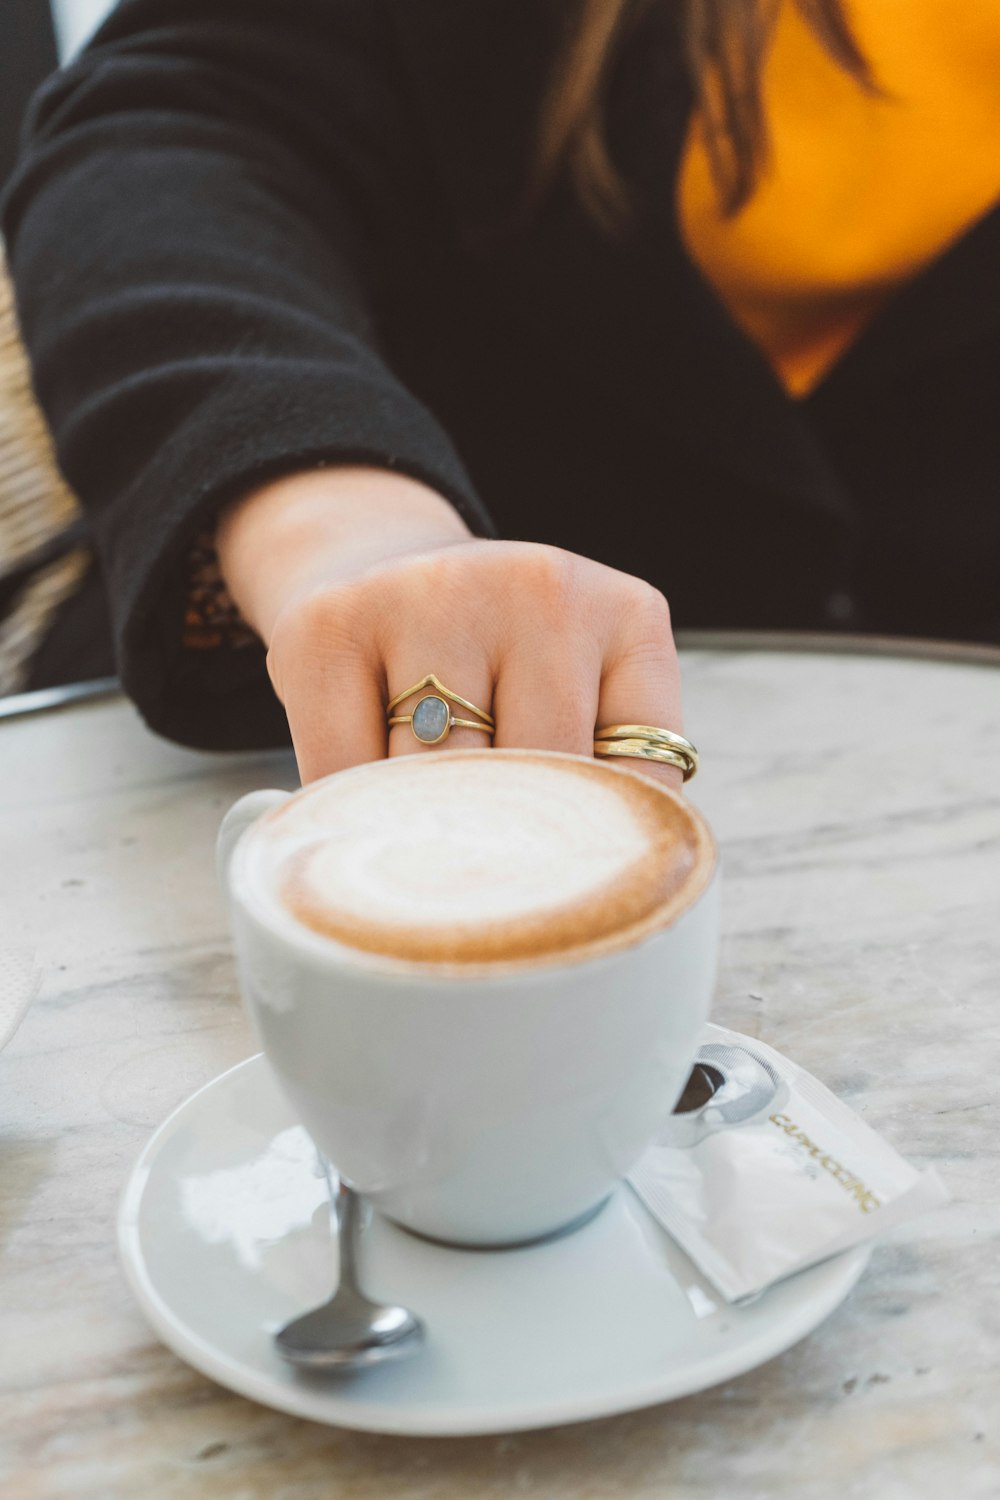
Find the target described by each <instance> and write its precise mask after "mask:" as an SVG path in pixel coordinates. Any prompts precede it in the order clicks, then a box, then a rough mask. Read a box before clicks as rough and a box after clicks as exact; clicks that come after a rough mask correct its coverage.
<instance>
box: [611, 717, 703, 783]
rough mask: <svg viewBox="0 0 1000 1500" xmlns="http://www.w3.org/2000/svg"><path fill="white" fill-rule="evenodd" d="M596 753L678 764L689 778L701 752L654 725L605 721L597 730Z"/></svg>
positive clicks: (670, 731) (683, 739)
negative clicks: (607, 722) (609, 722)
mask: <svg viewBox="0 0 1000 1500" xmlns="http://www.w3.org/2000/svg"><path fill="white" fill-rule="evenodd" d="M594 754H595V755H625V756H629V755H631V756H634V757H635V759H636V760H655V761H659V762H660V764H661V765H665V766H676V767H677V769H678V770H679V771H681V772H683V775H684V780H685V781H690V780H691V777H692V776H694V775H695V773H696V771H697V770H698V752H697V750H696V749H695V748H694V746H693V745H692V743H691V741H690V740H686V739H685V738H684V736H683V735H682V734H675V733H674V732H673V730H672V729H659V728H657V726H656V725H655V724H605V725H604V727H603V728H599V729H595V730H594Z"/></svg>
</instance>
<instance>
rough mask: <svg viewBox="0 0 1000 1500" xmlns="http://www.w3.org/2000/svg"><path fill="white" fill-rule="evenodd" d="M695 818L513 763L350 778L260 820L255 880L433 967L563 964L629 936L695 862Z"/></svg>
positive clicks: (359, 772)
mask: <svg viewBox="0 0 1000 1500" xmlns="http://www.w3.org/2000/svg"><path fill="white" fill-rule="evenodd" d="M694 853H695V850H694V846H693V839H692V832H691V827H690V820H689V818H687V817H686V816H685V813H684V810H683V808H680V809H678V807H677V805H676V804H675V802H674V801H673V800H672V799H670V798H667V797H666V796H664V795H663V793H662V792H661V791H660V790H659V789H658V788H657V787H655V786H652V785H651V784H650V783H648V782H645V781H642V780H641V779H640V778H637V777H635V776H623V775H621V774H617V773H614V772H609V769H608V768H606V767H598V766H596V765H594V766H591V765H589V764H588V763H587V762H582V761H576V760H571V759H567V758H563V757H556V756H553V757H551V758H548V759H547V758H546V757H544V756H543V755H539V754H537V753H536V754H534V755H532V754H531V753H530V752H523V751H488V750H484V751H456V752H453V753H450V754H443V753H440V752H438V753H435V754H416V755H410V756H405V757H400V758H398V759H393V760H392V761H389V762H374V763H372V764H371V765H369V766H364V767H357V768H354V769H353V770H351V771H349V772H345V773H341V774H340V775H338V776H334V777H331V778H330V779H328V780H326V781H324V782H321V783H319V784H318V785H317V786H316V787H315V788H314V789H312V790H308V791H306V792H305V793H301V794H299V796H298V797H296V798H295V799H294V800H293V801H292V802H291V803H289V804H288V805H287V806H286V807H284V808H282V809H280V810H279V811H278V812H276V813H273V814H271V815H270V816H269V817H268V818H266V819H265V820H264V821H263V823H262V824H261V825H260V826H259V828H258V829H257V830H256V831H255V833H254V836H253V839H252V847H251V850H250V857H251V868H250V875H251V880H252V882H253V884H254V885H255V887H256V888H257V889H259V890H263V891H265V892H266V893H267V894H268V897H269V899H270V900H272V901H274V902H275V903H277V904H278V905H279V906H280V907H281V908H282V909H283V910H284V912H286V913H287V914H288V915H290V916H291V917H292V918H293V919H295V920H296V921H298V922H301V923H304V924H305V925H306V926H308V927H310V928H312V929H313V930H315V931H318V932H321V933H324V934H326V935H327V936H330V937H332V938H335V939H336V940H338V941H340V942H345V943H347V944H349V945H351V946H356V947H359V948H362V949H366V950H369V951H373V952H376V953H382V954H386V955H388V956H390V957H401V958H409V959H415V960H428V961H432V962H433V961H442V962H447V961H454V962H475V961H495V960H502V959H504V958H510V957H523V956H528V955H530V954H538V953H542V952H545V951H559V950H562V949H565V948H566V947H570V946H573V945H574V944H575V943H580V942H583V941H587V940H589V939H591V938H593V937H594V936H595V935H600V933H601V932H602V931H604V932H608V931H612V930H615V929H616V928H621V927H622V926H623V925H624V926H628V925H629V924H630V923H631V922H633V921H635V920H636V919H637V918H638V917H641V916H642V915H643V914H644V913H645V912H648V911H649V910H650V909H651V907H652V906H654V905H656V904H657V903H662V902H663V901H664V900H665V899H667V898H668V897H669V896H670V894H671V893H672V892H673V891H674V890H675V889H676V888H677V885H678V883H682V882H683V880H684V879H685V878H686V876H687V875H688V874H689V872H690V870H691V868H692V864H693V862H694Z"/></svg>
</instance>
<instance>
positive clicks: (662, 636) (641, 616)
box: [623, 578, 671, 645]
mask: <svg viewBox="0 0 1000 1500" xmlns="http://www.w3.org/2000/svg"><path fill="white" fill-rule="evenodd" d="M623 617H624V620H625V623H626V625H627V627H628V628H629V631H630V633H631V634H632V635H633V636H634V637H638V638H640V639H641V640H643V641H645V642H648V643H650V644H660V645H662V644H663V643H664V642H666V641H669V639H670V637H671V620H670V605H669V603H668V602H667V597H666V595H665V594H663V593H662V592H661V591H660V590H659V589H658V588H655V587H654V586H653V584H651V583H646V581H645V580H644V579H642V578H635V579H632V580H630V587H629V590H628V594H627V598H626V600H625V604H624V609H623Z"/></svg>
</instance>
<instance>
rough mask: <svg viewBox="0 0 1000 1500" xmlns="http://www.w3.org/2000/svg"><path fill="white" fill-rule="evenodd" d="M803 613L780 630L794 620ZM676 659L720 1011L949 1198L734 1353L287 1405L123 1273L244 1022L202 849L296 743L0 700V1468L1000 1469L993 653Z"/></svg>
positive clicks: (108, 1486) (725, 1475)
mask: <svg viewBox="0 0 1000 1500" xmlns="http://www.w3.org/2000/svg"><path fill="white" fill-rule="evenodd" d="M793 644H794V643H793ZM804 644H805V643H798V644H797V645H795V649H784V650H773V649H752V650H747V649H734V648H733V643H732V642H730V643H727V642H726V641H725V640H717V641H715V642H710V643H707V644H706V643H705V642H702V643H701V644H700V646H699V647H698V648H697V649H688V650H686V651H685V652H684V654H683V665H684V677H685V685H686V712H687V724H688V730H689V732H690V734H691V736H692V738H693V739H694V740H695V741H696V743H697V744H698V746H699V749H700V751H701V754H702V771H701V774H700V776H699V777H698V779H697V780H696V781H695V782H694V783H693V784H692V786H691V789H690V790H691V794H692V797H693V799H694V800H695V801H696V802H697V803H698V804H699V805H700V806H701V807H702V809H703V810H704V811H705V813H706V814H707V816H708V817H709V819H710V821H711V823H712V824H713V826H714V828H715V830H716V833H717V836H718V838H719V841H720V844H721V848H722V853H723V861H724V872H725V886H724V890H725V898H724V945H723V954H722V969H721V978H720V983H719V989H718V995H717V1000H716V1005H715V1010H714V1016H715V1019H717V1020H719V1021H720V1022H722V1023H723V1024H725V1025H728V1026H732V1027H736V1028H738V1029H739V1030H742V1031H745V1032H749V1033H750V1034H752V1035H754V1036H759V1037H762V1038H764V1039H766V1040H767V1041H768V1042H770V1043H772V1044H773V1045H774V1046H776V1047H778V1048H779V1049H780V1050H782V1051H783V1052H785V1053H788V1054H790V1055H791V1056H792V1057H794V1058H796V1059H797V1060H798V1061H800V1062H801V1063H803V1064H804V1065H805V1066H806V1067H807V1068H809V1069H810V1070H811V1071H813V1072H814V1073H816V1074H817V1075H818V1076H819V1077H820V1078H822V1079H823V1080H824V1081H825V1082H826V1083H828V1084H829V1085H830V1086H831V1087H832V1088H834V1089H835V1090H836V1091H837V1092H838V1093H839V1094H840V1095H841V1096H842V1097H843V1098H845V1099H846V1100H848V1101H849V1102H850V1103H851V1105H852V1106H853V1107H854V1108H855V1109H856V1110H857V1111H858V1112H859V1113H860V1114H861V1115H862V1116H863V1117H864V1118H865V1119H866V1120H868V1121H869V1122H870V1123H871V1124H872V1125H873V1126H874V1127H875V1128H876V1129H877V1130H879V1131H880V1132H882V1133H883V1134H884V1135H885V1136H886V1137H888V1139H889V1140H891V1141H892V1142H893V1144H894V1145H896V1147H897V1148H898V1149H899V1150H900V1151H901V1152H902V1153H903V1154H904V1155H906V1156H907V1157H908V1158H909V1159H910V1160H912V1161H913V1162H914V1163H915V1164H917V1165H924V1164H929V1163H933V1164H934V1165H935V1166H936V1167H937V1168H938V1171H939V1172H940V1174H941V1176H942V1178H943V1179H944V1181H945V1183H946V1184H947V1186H948V1188H949V1190H950V1192H951V1195H952V1201H951V1202H950V1203H949V1204H948V1205H947V1206H946V1207H945V1208H942V1209H939V1210H936V1211H935V1212H934V1213H933V1214H931V1215H928V1216H927V1217H925V1218H924V1219H919V1220H916V1221H915V1222H913V1223H912V1224H911V1225H907V1226H904V1227H902V1228H900V1229H899V1230H897V1231H895V1232H894V1233H893V1234H892V1236H891V1237H890V1238H889V1240H888V1241H887V1242H885V1243H884V1244H883V1245H881V1246H880V1247H879V1248H878V1249H876V1251H875V1254H874V1257H873V1259H872V1262H871V1264H870V1266H869V1269H868V1270H867V1272H866V1273H865V1275H864V1276H863V1278H862V1280H861V1282H860V1283H859V1285H858V1286H857V1288H856V1289H855V1291H854V1292H853V1293H852V1295H851V1296H850V1298H849V1299H848V1301H847V1302H846V1303H845V1304H844V1305H843V1306H842V1307H841V1308H840V1309H839V1310H838V1311H837V1312H836V1313H835V1314H834V1315H833V1316H832V1317H831V1318H830V1319H829V1320H828V1321H827V1322H826V1323H825V1324H824V1325H822V1326H821V1327H820V1328H819V1329H817V1330H816V1331H815V1332H814V1333H813V1334H812V1335H811V1336H810V1337H808V1338H807V1339H805V1340H804V1341H803V1342H802V1343H800V1344H799V1345H798V1346H796V1347H795V1348H793V1349H791V1350H790V1351H788V1352H787V1353H786V1354H784V1355H782V1356H781V1357H780V1358H778V1359H775V1360H772V1361H771V1362H770V1363H768V1364H766V1365H764V1366H763V1367H761V1368H760V1369H758V1370H755V1371H753V1372H752V1373H750V1374H748V1375H745V1376H743V1377H742V1378H741V1379H739V1380H734V1381H732V1382H730V1383H728V1384H725V1385H722V1386H719V1387H716V1388H715V1389H712V1390H708V1391H705V1392H703V1393H702V1394H700V1395H697V1396H692V1397H688V1398H687V1399H685V1400H683V1401H679V1402H676V1403H673V1404H670V1405H663V1406H658V1407H653V1408H650V1409H648V1410H645V1411H640V1412H636V1413H632V1414H629V1415H625V1416H619V1417H614V1418H607V1419H605V1420H602V1421H597V1422H592V1423H586V1424H580V1425H577V1426H573V1427H564V1428H558V1429H552V1430H548V1431H541V1432H532V1433H525V1434H520V1435H518V1434H512V1435H508V1436H504V1437H500V1438H496V1437H491V1438H463V1439H404V1438H390V1437H380V1436H372V1435H366V1434H357V1433H352V1432H347V1431H342V1430H336V1429H333V1428H327V1427H322V1426H318V1425H314V1424H312V1423H309V1422H305V1421H299V1420H295V1419H292V1418H289V1417H287V1416H284V1415H281V1414H279V1413H277V1412H273V1411H271V1410H269V1409H267V1408H264V1407H261V1406H258V1405H255V1404H254V1403H253V1402H250V1401H247V1400H244V1399H243V1398H241V1397H239V1396H236V1395H233V1394H231V1393H230V1392H229V1391H227V1390H224V1389H222V1388H220V1387H219V1386H216V1385H214V1384H213V1383H212V1382H210V1381H208V1380H206V1379H205V1378H203V1377H202V1376H201V1375H199V1374H196V1373H195V1372H194V1371H193V1370H191V1369H189V1368H188V1367H187V1366H186V1365H185V1364H183V1363H182V1362H181V1361H180V1360H179V1359H178V1358H177V1357H175V1356H174V1355H173V1354H172V1353H171V1352H170V1351H168V1350H167V1349H166V1348H164V1347H163V1346H162V1345H161V1344H160V1343H158V1342H157V1340H156V1338H155V1337H154V1336H153V1334H152V1333H151V1332H150V1330H149V1328H148V1327H147V1325H146V1324H145V1322H144V1321H143V1318H142V1316H141V1314H140V1312H139V1310H138V1307H137V1306H136V1305H135V1304H134V1303H133V1301H132V1299H131V1297H130V1295H129V1293H128V1291H127V1289H126V1286H125V1283H124V1279H123V1276H122V1273H121V1271H120V1269H119V1266H118V1263H117V1259H116V1251H115V1243H114V1218H115V1212H116V1207H117V1200H118V1195H119V1193H120V1191H121V1188H122V1185H123V1183H124V1181H125V1178H126V1176H127V1173H128V1171H129V1168H130V1166H131V1163H132V1161H133V1160H134V1158H135V1157H136V1155H137V1154H138V1152H139V1150H140V1148H141V1147H142V1145H143V1144H144V1142H145V1141H146V1139H147V1138H148V1136H149V1134H150V1133H151V1132H152V1130H153V1129H154V1128H155V1127H156V1126H157V1125H158V1124H159V1122H160V1121H161V1120H162V1119H163V1118H164V1116H165V1115H166V1114H167V1113H168V1112H169V1111H170V1110H172V1109H173V1108H174V1106H175V1105H177V1104H178V1103H180V1102H181V1100H183V1099H184V1098H185V1097H186V1096H187V1095H188V1094H190V1093H191V1092H192V1091H193V1090H194V1089H196V1088H197V1087H199V1086H200V1085H201V1084H203V1083H205V1082H207V1081H208V1080H209V1079H211V1078H212V1077H213V1076H214V1075H216V1074H217V1073H219V1072H221V1071H222V1070H223V1069H225V1068H227V1067H229V1066H230V1065H231V1064H232V1063H235V1062H237V1061H238V1060H239V1059H241V1058H243V1057H245V1056H248V1055H249V1054H250V1053H251V1052H253V1051H256V1050H257V1049H256V1046H255V1043H254V1040H253V1037H252V1035H251V1032H250V1029H249V1026H248V1023H247V1021H246V1020H245V1018H244V1016H243V1013H242V1010H241V1007H240V1004H239V1001H238V999H237V995H236V985H235V976H234V966H233V959H232V955H231V951H230V944H229V938H228V934H227V930H226V923H225V917H224V912H223V906H222V901H221V899H220V896H219V893H218V891H217V889H216V886H215V880H214V873H213V842H214V837H215V830H216V827H217V824H218V821H219V819H220V817H221V815H222V813H223V811H224V810H225V808H226V807H227V806H228V805H229V803H230V802H232V801H233V800H234V799H235V798H236V797H237V796H238V795H240V794H241V793H243V792H245V791H247V790H249V789H251V788H253V787H255V786H260V785H267V784H272V785H273V784H279V785H288V786H291V785H293V784H294V780H295V771H294V765H293V762H292V760H291V758H290V756H288V755H285V754H270V755H225V756H224V755H208V754H199V753H195V752H192V751H189V750H184V749H180V748H178V747H176V746H172V745H169V744H167V743H165V742H163V741H160V740H157V739H156V738H154V737H153V736H152V735H151V734H150V733H149V732H148V731H147V730H146V729H145V728H144V726H143V725H142V724H141V723H140V721H139V719H138V717H137V716H136V714H135V712H134V710H133V709H132V708H131V706H130V705H128V704H127V703H126V702H125V701H123V700H122V699H116V698H111V699H107V700H105V701H100V702H91V703H86V702H84V703H80V704H77V705H75V706H72V707H69V708H67V709H65V710H63V711H61V712H47V713H39V714H35V715H31V716H26V717H18V718H11V719H8V720H6V721H5V722H3V723H0V768H2V776H0V848H2V851H3V858H2V860H0V891H2V907H0V909H2V912H3V927H2V932H0V944H8V945H29V946H32V947H34V949H35V950H36V952H37V955H38V960H39V963H40V965H41V967H42V970H43V974H42V982H41V988H40V992H39V995H38V997H37V999H36V1000H35V1001H34V1004H33V1005H32V1007H31V1009H30V1010H29V1012H28V1014H27V1016H26V1018H25V1020H24V1021H23V1023H22V1024H21V1026H20V1029H19V1030H18V1031H17V1033H16V1034H15V1036H14V1037H13V1039H12V1041H11V1042H10V1043H9V1044H8V1046H7V1047H6V1048H5V1049H4V1051H3V1052H2V1053H0V1224H2V1228H3V1234H2V1252H0V1253H2V1259H0V1412H2V1419H0V1492H2V1493H3V1494H5V1495H9V1496H11V1497H12V1500H13V1497H17V1500H42V1497H44V1500H49V1497H55V1496H70V1495H72V1496H74V1497H78V1500H117V1497H119V1496H121V1497H124V1496H129V1497H134V1496H142V1497H146V1496H149V1497H154V1500H172V1497H174V1496H178V1497H180V1496H184V1497H185V1500H188V1497H194V1500H200V1497H226V1500H273V1497H281V1500H314V1497H315V1500H321V1497H322V1500H327V1497H331V1496H336V1497H338V1500H341V1497H343V1500H353V1497H358V1500H362V1497H371V1500H376V1497H377V1500H432V1497H433V1500H438V1497H440V1500H451V1497H455V1500H459V1497H461V1500H466V1497H476V1500H499V1497H506V1496H511V1495H517V1496H522V1497H529V1500H530V1497H536V1496H537V1497H543V1496H544V1497H553V1500H555V1497H558V1500H582V1497H594V1500H613V1497H618V1496H629V1497H642V1500H652V1497H654V1496H655V1497H663V1496H667V1495H669V1496H670V1497H672V1500H708V1497H716V1496H718V1497H729V1496H739V1497H740V1500H756V1497H761V1500H763V1497H765V1496H766V1497H769V1500H770V1497H780V1496H784V1495H787V1496H789V1497H792V1496H794V1497H795V1500H827V1497H829V1500H833V1497H837V1500H847V1497H853V1496H865V1497H867V1496H873V1497H874V1496H877V1497H879V1500H913V1497H923V1496H928V1497H929V1496H934V1497H938V1496H940V1495H954V1496H956V1497H961V1500H987V1497H989V1500H995V1497H996V1496H997V1495H998V1494H1000V1431H998V1425H1000V1424H998V1416H1000V1296H998V1293H1000V1256H998V1246H997V1239H998V1236H1000V1192H998V1176H997V1148H998V1145H1000V1129H998V1120H997V1108H998V1086H997V1079H998V1077H1000V920H998V919H1000V790H998V788H1000V777H998V771H1000V653H992V655H991V653H990V652H989V651H983V652H980V653H978V660H977V659H975V658H976V655H977V654H976V653H975V652H973V653H972V654H971V656H970V657H966V659H964V660H963V659H961V658H957V659H949V657H948V653H947V652H939V653H938V657H937V659H934V658H933V657H926V658H921V657H920V656H919V655H911V656H909V657H907V656H905V655H904V656H902V657H901V656H898V655H887V654H880V653H876V654H865V653H861V654H853V653H852V651H851V650H850V649H846V650H839V651H831V652H827V653H823V652H814V651H811V650H806V649H803V646H804Z"/></svg>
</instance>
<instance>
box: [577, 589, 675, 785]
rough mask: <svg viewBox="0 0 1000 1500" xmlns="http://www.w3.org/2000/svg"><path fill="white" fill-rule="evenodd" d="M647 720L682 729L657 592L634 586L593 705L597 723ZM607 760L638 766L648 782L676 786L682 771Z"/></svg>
mask: <svg viewBox="0 0 1000 1500" xmlns="http://www.w3.org/2000/svg"><path fill="white" fill-rule="evenodd" d="M608 724H652V725H655V726H656V727H657V728H658V729H672V730H673V731H674V733H675V734H683V733H684V720H683V713H682V709H681V681H680V668H679V666H678V662H677V651H676V648H675V646H674V640H673V633H672V630H671V626H670V611H669V608H668V606H667V601H666V600H665V599H664V597H663V595H662V594H660V593H657V591H656V590H655V589H652V588H646V586H645V585H640V587H639V588H637V589H636V590H635V591H634V596H633V597H632V598H631V599H630V600H629V601H628V603H627V607H626V608H625V609H624V610H623V613H622V616H621V619H620V623H619V628H618V630H617V631H616V633H615V637H614V640H613V642H612V644H611V646H610V648H609V651H608V655H607V657H606V659H605V668H604V674H603V678H602V682H601V690H600V697H599V702H598V708H597V726H598V728H603V727H604V726H605V725H608ZM608 764H610V765H624V766H628V767H629V768H630V769H631V770H634V771H641V772H642V774H643V775H645V776H648V777H649V778H650V779H651V780H653V781H662V782H665V783H666V784H667V785H668V786H673V787H680V786H681V785H682V783H683V780H684V777H683V773H682V772H681V771H679V770H678V769H676V767H674V766H666V765H660V764H658V763H657V762H655V761H646V760H638V759H635V758H633V757H631V756H628V757H625V756H622V757H621V758H618V757H615V758H611V757H608Z"/></svg>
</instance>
